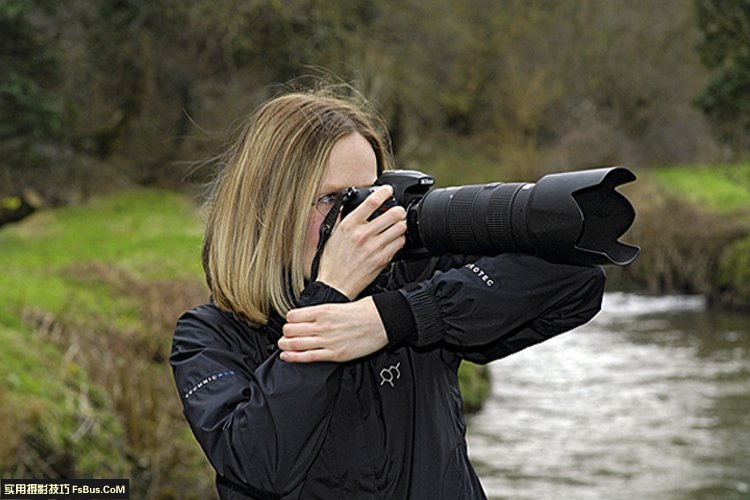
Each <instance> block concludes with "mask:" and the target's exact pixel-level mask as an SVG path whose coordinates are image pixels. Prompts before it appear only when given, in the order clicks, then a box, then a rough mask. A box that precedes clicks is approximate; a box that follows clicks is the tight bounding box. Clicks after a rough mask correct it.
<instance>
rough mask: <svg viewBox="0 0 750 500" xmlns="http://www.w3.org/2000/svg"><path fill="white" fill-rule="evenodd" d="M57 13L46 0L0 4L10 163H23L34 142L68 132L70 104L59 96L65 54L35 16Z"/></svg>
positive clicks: (3, 129)
mask: <svg viewBox="0 0 750 500" xmlns="http://www.w3.org/2000/svg"><path fill="white" fill-rule="evenodd" d="M55 8H56V7H55V3H54V2H49V1H44V0H36V1H28V2H25V1H21V0H8V1H5V2H3V3H0V66H1V67H2V68H3V71H2V72H1V73H0V141H2V143H0V154H2V155H3V157H4V161H6V162H18V161H23V157H24V155H28V150H29V149H30V147H31V143H32V141H54V140H57V139H59V138H60V136H61V134H62V132H63V130H62V129H63V119H64V115H65V102H66V100H65V98H64V97H62V96H60V95H58V94H56V93H55V91H54V90H55V86H56V85H57V84H58V83H59V80H60V77H61V72H60V60H59V54H58V53H56V52H55V50H54V49H53V47H54V35H53V34H50V33H49V32H44V31H43V30H42V29H41V28H42V27H43V23H40V22H39V21H38V19H36V16H35V13H36V12H37V11H40V12H44V13H45V14H47V13H54V11H55ZM27 160H28V159H27Z"/></svg>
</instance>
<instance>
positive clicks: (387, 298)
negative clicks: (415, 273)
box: [372, 290, 417, 347]
mask: <svg viewBox="0 0 750 500" xmlns="http://www.w3.org/2000/svg"><path fill="white" fill-rule="evenodd" d="M372 300H373V302H375V307H376V308H377V309H378V313H379V314H380V319H381V321H382V322H383V326H385V333H386V335H388V346H389V347H398V346H401V345H404V344H407V343H409V342H411V341H412V340H415V339H416V338H417V324H416V322H415V321H414V314H412V312H411V306H410V305H409V302H408V301H407V300H406V298H405V297H404V296H403V295H401V293H400V292H399V291H397V290H396V291H392V292H383V293H376V294H375V295H373V296H372Z"/></svg>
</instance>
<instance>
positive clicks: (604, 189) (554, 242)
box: [342, 167, 640, 266]
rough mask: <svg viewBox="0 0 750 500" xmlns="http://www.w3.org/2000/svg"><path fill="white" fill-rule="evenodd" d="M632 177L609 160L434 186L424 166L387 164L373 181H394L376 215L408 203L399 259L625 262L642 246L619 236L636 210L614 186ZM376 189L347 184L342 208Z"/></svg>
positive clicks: (348, 208)
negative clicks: (525, 176) (522, 256)
mask: <svg viewBox="0 0 750 500" xmlns="http://www.w3.org/2000/svg"><path fill="white" fill-rule="evenodd" d="M634 180H635V175H634V174H633V173H632V172H631V171H630V170H628V169H627V168H625V167H607V168H598V169H591V170H581V171H575V172H567V173H561V174H551V175H547V176H545V177H542V178H541V179H540V180H539V181H538V182H537V183H523V182H522V183H502V182H496V183H490V184H480V185H473V186H459V187H449V188H441V189H434V190H431V188H432V186H433V185H434V184H435V180H434V179H433V178H432V177H430V176H429V175H427V174H424V173H423V172H419V171H416V170H387V171H385V172H383V173H382V174H381V176H380V177H379V179H378V181H377V182H376V185H382V184H390V185H391V186H393V197H392V198H391V199H390V200H388V201H387V202H386V203H384V204H383V205H382V206H381V207H380V208H379V209H378V210H376V211H375V213H374V214H373V216H372V217H371V218H374V217H377V216H378V215H380V214H381V213H383V212H384V211H385V210H387V209H388V208H390V207H392V206H395V205H396V204H398V205H401V206H403V207H404V208H405V209H406V221H407V232H406V245H405V246H404V248H403V249H402V250H401V251H400V252H399V254H397V258H408V257H410V256H422V255H425V254H443V253H463V254H474V255H497V254H500V253H505V252H518V253H529V254H533V255H537V256H539V257H542V258H544V259H547V260H549V261H551V262H558V263H563V264H583V265H586V264H615V265H619V266H624V265H627V264H630V263H631V262H633V261H634V260H635V259H636V258H637V257H638V255H639V253H640V248H638V247H635V246H631V245H627V244H624V243H620V242H619V241H617V239H618V238H619V237H620V236H621V235H622V234H623V233H625V231H627V229H628V228H629V227H630V226H631V224H632V222H633V220H634V219H635V210H634V209H633V206H632V205H631V204H630V202H629V201H628V200H627V199H626V198H625V197H624V196H623V195H622V194H620V193H619V192H617V191H616V190H615V188H616V187H617V186H619V185H620V184H624V183H627V182H632V181H634ZM374 189H375V188H374V187H364V188H349V189H348V190H347V191H346V193H344V200H345V201H344V205H343V211H342V215H343V216H346V215H347V214H348V213H349V212H351V211H352V210H354V208H356V207H357V206H358V205H359V204H360V203H361V202H362V201H364V200H365V199H366V198H367V196H369V195H370V194H371V193H372V191H373V190H374Z"/></svg>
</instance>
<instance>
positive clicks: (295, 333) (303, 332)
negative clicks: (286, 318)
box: [281, 323, 316, 337]
mask: <svg viewBox="0 0 750 500" xmlns="http://www.w3.org/2000/svg"><path fill="white" fill-rule="evenodd" d="M314 325H315V324H314V323H287V324H285V325H284V326H283V328H282V329H281V332H282V334H283V335H284V337H312V336H314V335H315V333H316V329H315V326H314Z"/></svg>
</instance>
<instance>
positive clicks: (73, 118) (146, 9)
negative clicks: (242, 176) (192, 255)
mask: <svg viewBox="0 0 750 500" xmlns="http://www.w3.org/2000/svg"><path fill="white" fill-rule="evenodd" d="M690 5H691V4H690V3H689V0H670V1H668V2H662V4H661V5H660V12H661V13H662V15H661V16H659V18H658V20H656V19H654V17H653V15H652V14H653V13H652V11H653V5H652V3H651V2H649V1H645V0H638V1H634V2H627V3H625V4H620V3H611V2H596V1H592V0H586V1H582V2H581V1H573V0H558V1H556V2H546V1H536V0H534V1H517V0H508V1H505V2H488V1H486V0H468V1H467V2H454V1H450V0H430V1H428V2H425V1H422V0H404V1H402V2H394V1H392V0H369V1H364V0H357V1H353V2H327V1H322V0H294V1H276V0H253V1H246V0H220V1H214V0H195V1H191V2H183V1H178V0H158V1H146V0H117V1H112V2H94V3H91V2H90V1H87V0H70V1H68V2H66V3H65V8H64V9H63V8H60V4H59V3H57V2H50V1H45V0H34V1H30V2H21V1H13V0H7V1H6V2H4V3H2V4H0V19H2V20H4V21H2V22H3V23H5V24H3V26H5V25H6V24H7V27H8V30H5V29H3V30H2V31H3V35H0V36H5V35H6V33H7V40H6V39H5V38H3V40H5V41H7V42H8V43H7V44H5V43H4V44H3V49H2V50H3V51H4V52H3V54H4V55H3V57H4V59H3V67H4V68H6V67H7V68H10V69H11V71H8V72H7V73H4V77H3V78H4V79H3V80H2V82H3V83H2V85H3V87H2V88H3V89H5V90H4V91H3V92H4V93H3V94H2V95H3V96H5V97H3V99H5V101H4V105H3V106H4V108H3V111H0V114H3V113H5V114H3V116H4V117H6V118H7V119H5V120H3V127H5V128H3V130H4V131H5V132H4V133H11V132H9V131H12V133H16V132H17V131H24V134H25V135H24V137H25V138H26V139H27V140H26V142H25V144H26V148H27V150H28V151H30V152H31V153H33V154H26V155H17V158H15V159H14V160H13V161H12V162H11V161H10V160H8V159H7V158H8V156H7V155H6V156H4V158H5V162H6V164H5V165H3V164H2V162H0V179H3V180H4V182H3V183H2V184H0V189H1V190H3V191H6V192H8V193H9V194H13V192H14V191H20V190H21V188H24V187H32V188H35V189H37V191H39V192H41V193H42V194H43V195H44V196H45V197H46V198H47V199H48V200H51V201H52V203H70V202H77V201H80V200H81V199H83V200H85V199H86V198H87V196H88V195H89V193H91V192H99V191H100V190H101V188H102V187H103V186H108V185H110V184H112V183H113V182H116V183H117V184H119V185H128V184H131V185H132V184H134V183H135V184H148V185H163V186H176V185H179V184H181V183H182V182H183V181H184V180H186V179H187V180H189V181H190V182H202V180H203V179H204V178H205V176H207V175H210V174H211V171H210V169H209V168H204V167H203V165H202V164H196V163H189V164H188V166H187V168H185V166H184V165H183V164H181V163H179V162H180V161H182V160H188V161H189V162H194V161H195V160H196V159H199V158H206V157H213V156H215V155H216V153H217V152H218V150H219V149H220V148H221V147H222V142H223V140H224V131H225V130H226V129H227V128H228V126H230V124H232V123H235V122H237V121H238V120H241V119H242V117H243V116H245V115H246V114H247V113H248V111H249V110H251V109H252V108H254V107H255V106H256V105H257V104H258V103H259V102H260V101H262V100H263V99H265V98H267V97H269V96H270V95H272V94H275V93H277V92H280V91H282V89H283V88H286V87H287V86H288V85H286V82H290V81H291V82H292V85H294V84H304V83H306V82H309V81H310V80H311V79H315V78H318V79H320V78H322V79H331V80H334V81H345V82H349V83H351V84H352V85H353V86H354V87H355V88H356V89H357V90H358V91H360V92H362V93H363V94H364V95H365V96H367V97H368V98H369V99H370V100H371V101H372V102H373V104H374V105H375V107H376V108H377V109H379V110H380V111H381V112H382V114H383V115H384V117H385V118H386V121H387V122H388V125H389V129H390V131H391V134H392V138H393V143H394V146H395V148H396V150H397V157H398V161H399V164H401V165H404V166H408V165H409V164H410V163H411V162H413V161H419V159H420V158H428V157H431V156H434V154H433V152H432V150H433V149H440V144H441V142H442V141H444V140H446V138H448V140H449V141H459V142H460V141H463V140H465V139H469V140H470V141H476V142H482V143H484V147H483V148H482V149H483V150H484V153H483V154H486V155H487V156H491V157H492V160H493V163H494V164H495V165H496V166H497V168H498V169H499V170H502V176H500V175H493V177H494V178H499V177H502V178H505V179H508V180H511V179H520V178H523V179H525V180H530V179H531V178H534V177H538V176H539V175H541V174H543V173H546V172H548V171H551V170H561V169H570V168H580V167H588V166H595V165H600V164H611V163H625V164H634V163H637V164H653V163H671V162H675V161H682V162H688V161H690V162H692V161H695V160H696V159H704V160H705V159H712V158H713V157H714V156H715V155H716V154H717V152H718V151H719V150H718V149H717V148H716V147H715V146H714V145H713V143H712V141H711V139H710V137H709V136H708V134H707V130H706V128H705V126H704V123H703V118H702V117H701V116H700V114H699V113H698V112H697V111H695V110H694V109H692V107H691V102H690V101H691V99H692V97H693V96H694V95H695V94H697V93H698V89H699V88H700V86H701V85H702V83H703V78H704V72H705V70H704V69H703V68H702V67H701V66H700V64H699V61H698V58H697V56H696V54H695V53H694V51H693V47H692V43H691V42H690V40H692V39H693V37H694V36H695V29H696V28H695V26H694V23H693V18H692V11H691V9H690ZM11 42H12V43H11ZM45 71H46V73H45ZM309 77H313V78H309ZM6 110H7V111H6ZM11 111H12V112H11ZM32 131H33V133H31V132H32ZM32 139H33V140H32ZM42 139H43V140H42ZM11 146H13V142H12V141H7V140H6V141H4V143H3V144H2V145H0V149H5V150H7V149H9V148H10V147H11ZM0 194H5V193H0Z"/></svg>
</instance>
